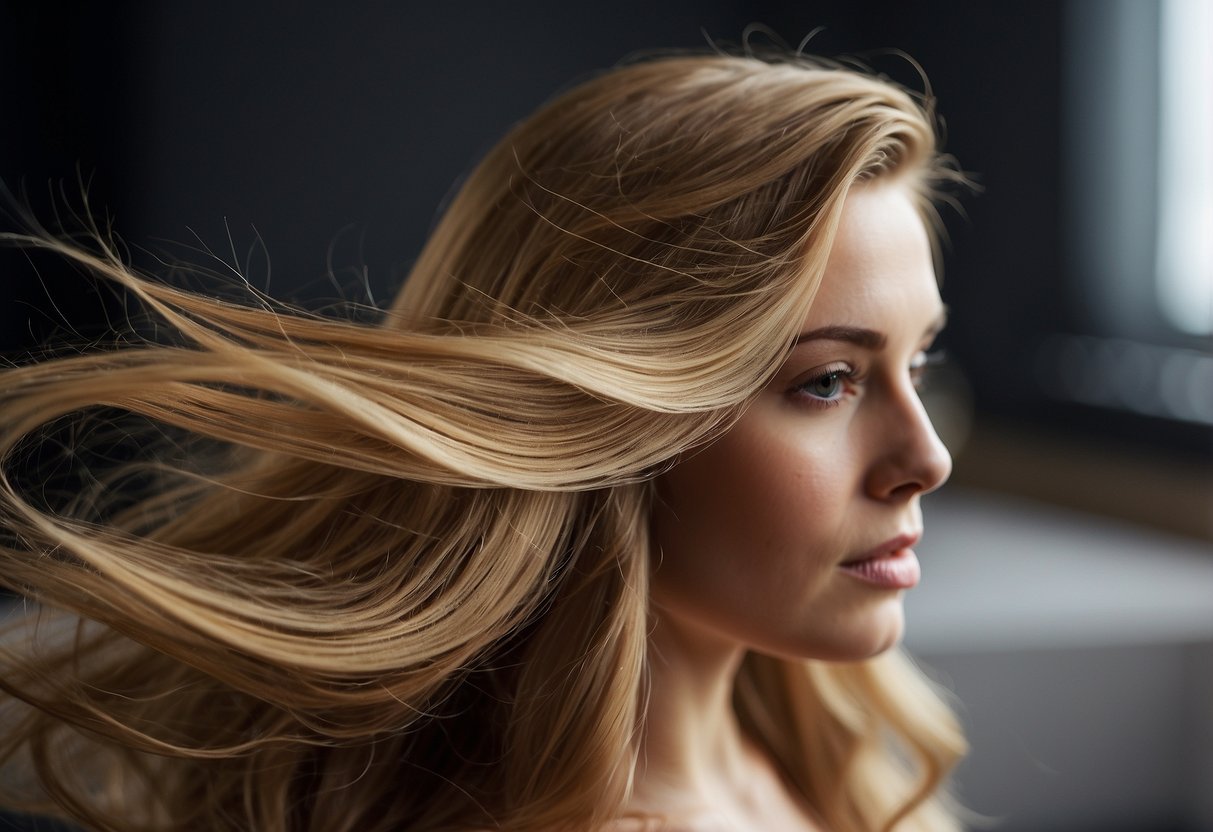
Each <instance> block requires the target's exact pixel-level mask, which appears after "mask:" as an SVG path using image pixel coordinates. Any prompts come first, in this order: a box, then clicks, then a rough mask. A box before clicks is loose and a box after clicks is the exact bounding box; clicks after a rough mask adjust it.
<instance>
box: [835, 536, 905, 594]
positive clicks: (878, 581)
mask: <svg viewBox="0 0 1213 832" xmlns="http://www.w3.org/2000/svg"><path fill="white" fill-rule="evenodd" d="M918 539H919V535H918V534H901V535H898V536H897V537H894V538H893V539H891V540H887V541H885V542H884V543H882V544H880V545H879V546H877V547H876V548H874V549H871V550H869V551H867V552H865V553H863V554H861V555H858V556H856V557H853V558H849V559H848V560H845V561H843V562H842V563H841V564H839V567H838V568H839V569H841V570H842V571H843V572H846V573H847V574H848V575H851V576H853V577H855V578H858V579H859V580H860V581H862V582H864V583H866V584H869V585H872V586H875V587H878V588H881V589H910V588H911V587H913V586H915V585H916V584H917V583H918V580H919V578H920V577H921V571H920V568H919V565H918V557H917V556H916V555H915V554H914V550H913V549H911V548H910V547H911V546H913V545H914V544H915V543H917V542H918Z"/></svg>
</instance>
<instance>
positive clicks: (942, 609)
mask: <svg viewBox="0 0 1213 832" xmlns="http://www.w3.org/2000/svg"><path fill="white" fill-rule="evenodd" d="M1131 485H1132V484H1131V483H1126V487H1131ZM924 514H925V523H926V532H925V534H924V536H923V540H922V542H921V543H920V544H919V545H918V546H917V547H915V550H916V551H917V553H918V556H919V559H920V560H921V561H922V572H923V580H922V583H921V584H920V585H919V586H918V587H917V588H915V589H914V590H912V591H910V592H908V593H907V594H906V619H907V633H906V645H907V646H908V647H909V648H910V649H911V650H912V651H914V652H923V653H932V654H938V653H940V652H952V651H959V652H988V651H991V650H1008V649H1011V650H1024V649H1035V648H1061V647H1070V648H1073V647H1101V646H1125V645H1145V644H1178V643H1213V546H1210V545H1209V544H1206V543H1202V542H1200V541H1197V540H1194V539H1191V540H1190V539H1187V538H1181V537H1173V536H1168V535H1165V534H1162V533H1158V532H1153V531H1149V530H1145V529H1141V528H1139V527H1136V526H1131V525H1128V524H1120V523H1117V522H1115V521H1112V520H1107V519H1104V518H1095V517H1091V516H1090V515H1085V514H1081V513H1078V512H1072V511H1067V510H1064V509H1059V508H1056V507H1052V506H1047V505H1044V504H1038V503H1032V502H1030V501H1026V500H1016V499H1012V498H1008V497H1004V496H1001V495H998V496H993V495H989V494H983V493H982V492H976V491H966V490H963V489H956V488H951V489H945V490H944V491H943V492H941V493H939V494H934V495H931V496H930V497H929V498H927V500H926V502H925V505H924Z"/></svg>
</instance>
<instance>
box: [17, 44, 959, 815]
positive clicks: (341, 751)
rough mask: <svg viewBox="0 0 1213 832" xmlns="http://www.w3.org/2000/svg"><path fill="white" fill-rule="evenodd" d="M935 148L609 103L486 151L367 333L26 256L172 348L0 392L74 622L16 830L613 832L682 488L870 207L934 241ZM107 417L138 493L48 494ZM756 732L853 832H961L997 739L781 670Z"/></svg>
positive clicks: (103, 485)
mask: <svg viewBox="0 0 1213 832" xmlns="http://www.w3.org/2000/svg"><path fill="white" fill-rule="evenodd" d="M930 108H931V103H930V100H929V98H926V97H921V96H919V97H916V96H914V95H912V94H910V93H907V92H906V91H904V90H902V89H900V88H899V87H897V86H895V85H893V84H892V83H890V82H888V81H886V80H882V79H879V78H876V77H873V76H871V75H870V74H867V73H865V72H862V71H857V70H854V69H850V68H848V67H844V66H842V65H838V64H834V63H830V62H826V61H820V60H810V59H806V58H802V57H799V56H797V57H795V58H789V57H785V58H779V59H771V60H767V59H760V58H756V57H753V56H747V57H733V56H723V55H708V56H688V55H680V56H665V57H661V58H656V59H650V60H646V61H641V62H635V63H631V64H628V65H624V66H621V67H618V68H615V69H613V70H611V71H609V72H606V73H604V74H602V75H600V76H598V77H596V78H593V79H591V80H589V81H587V82H585V83H583V84H581V85H579V86H577V87H575V88H573V89H571V90H570V91H568V92H566V93H565V94H563V95H562V96H560V97H558V98H556V99H555V100H554V101H552V102H551V103H549V104H548V105H547V106H545V107H544V108H543V109H541V110H540V111H539V112H538V113H536V114H535V115H533V116H532V117H531V118H529V119H527V120H526V121H524V122H522V123H520V124H519V125H518V126H517V127H515V128H514V129H513V130H512V131H511V132H510V133H509V134H508V135H507V136H506V137H505V138H504V140H502V141H501V142H500V143H499V144H498V145H497V146H496V147H495V148H494V149H493V150H492V151H490V152H489V154H488V155H487V157H486V158H485V159H484V160H483V161H482V162H481V163H480V165H479V166H478V167H477V168H476V169H475V170H474V172H473V173H472V174H471V175H470V176H469V178H468V179H467V181H466V182H465V183H464V184H463V186H462V188H461V190H460V191H459V193H458V195H457V196H456V198H455V199H454V200H453V202H452V203H451V205H450V207H449V208H448V210H447V211H446V213H445V216H444V218H443V219H442V221H441V222H440V224H439V225H438V227H437V228H436V230H435V231H434V233H433V235H432V236H431V238H430V240H429V242H428V243H427V245H426V247H425V249H424V250H423V252H422V253H421V255H420V257H419V259H418V261H417V262H416V264H415V267H414V268H413V270H412V273H411V274H410V276H409V278H408V280H407V281H406V283H405V286H404V288H403V290H402V292H401V293H400V295H399V297H398V299H397V300H396V301H395V303H393V304H392V306H391V307H390V308H389V309H387V310H386V311H385V312H384V314H383V315H382V320H381V321H380V322H377V323H376V324H374V325H371V324H368V323H358V322H354V321H346V320H338V319H333V318H331V317H321V316H319V315H314V314H307V313H304V312H301V311H298V310H291V309H287V308H285V307H283V306H280V305H274V304H270V303H268V302H265V301H264V300H262V302H260V303H248V302H245V303H236V302H232V301H229V300H222V299H218V298H217V297H215V296H207V295H204V294H200V293H197V292H190V291H186V290H183V289H181V288H176V287H174V286H173V285H171V284H169V283H168V282H165V281H163V280H158V279H154V278H152V277H149V276H146V275H144V274H141V273H139V272H138V271H137V270H136V269H134V268H133V267H132V266H129V265H127V263H126V262H125V260H124V258H123V257H122V256H120V253H119V252H118V251H117V250H116V249H115V247H114V246H113V245H112V243H110V242H109V240H108V239H107V238H106V237H105V236H104V235H98V236H97V237H96V239H95V240H94V241H93V243H92V244H91V245H82V244H79V243H78V242H71V241H66V240H64V239H63V238H61V237H55V236H53V235H48V234H46V233H43V232H41V231H39V230H38V229H35V230H34V231H32V232H30V233H25V234H10V235H7V239H8V241H9V242H10V243H14V244H18V245H21V246H23V247H26V248H27V249H31V248H36V249H49V250H50V251H52V252H53V253H54V254H55V255H56V256H60V257H62V258H66V259H67V260H69V261H72V262H74V263H76V264H77V265H78V266H79V267H82V268H83V269H85V270H87V271H90V272H92V273H95V274H96V275H99V276H101V277H102V278H104V279H105V280H107V281H111V282H112V283H113V284H115V285H117V286H119V287H121V288H122V289H123V291H125V292H126V293H127V294H128V295H129V296H131V297H133V298H134V299H136V300H137V301H138V303H139V304H140V305H141V306H142V308H143V309H144V310H145V311H146V312H147V313H148V314H150V315H151V316H153V317H154V319H155V320H156V322H157V326H158V327H159V328H161V329H162V330H167V331H169V332H171V333H172V338H170V339H167V340H166V339H160V340H153V339H146V340H143V341H140V342H135V343H130V342H127V343H124V344H115V345H113V346H112V347H111V348H108V349H100V350H92V351H89V352H87V353H80V354H75V355H70V356H62V357H58V358H55V359H50V360H41V361H35V362H32V363H26V364H25V365H23V366H16V367H12V368H10V369H6V370H4V371H3V372H2V373H0V408H2V418H0V453H2V454H3V471H2V475H0V528H2V529H3V531H2V532H0V534H2V537H0V581H2V582H3V583H6V584H8V585H9V586H11V587H13V588H15V589H16V590H18V591H19V592H21V593H22V594H24V595H25V596H26V597H27V598H29V599H31V601H32V602H36V605H37V607H38V608H39V609H40V610H42V612H41V613H38V614H30V615H26V616H21V617H19V618H18V620H17V621H16V622H15V623H14V624H13V625H12V630H11V631H10V632H9V634H8V636H7V637H6V639H5V641H4V643H3V648H2V652H0V690H2V691H3V692H4V694H5V695H4V696H3V705H2V707H3V710H2V711H0V725H3V736H2V737H0V761H2V762H3V763H4V764H5V766H4V773H3V775H0V787H2V788H4V789H6V790H7V792H8V794H7V797H6V798H5V802H7V804H8V805H13V806H19V807H23V808H26V809H29V810H35V811H40V812H44V813H46V814H52V815H58V816H61V817H67V818H71V819H74V820H76V821H77V822H80V823H83V824H85V825H86V826H87V827H89V828H92V829H103V830H123V831H124V832H130V831H131V830H138V831H139V832H142V831H143V830H147V831H148V832H151V830H156V831H157V832H162V831H164V830H193V829H207V830H249V829H253V830H258V832H288V831H289V832H303V830H310V831H311V832H346V831H347V830H348V831H350V832H353V830H357V832H379V831H380V830H382V832H387V830H399V829H408V830H458V829H463V830H466V829H474V828H480V829H483V828H493V829H507V830H517V831H518V832H527V831H528V830H552V829H576V830H588V829H596V828H600V827H603V826H605V825H607V824H609V823H610V822H611V821H612V820H615V819H618V818H619V817H620V816H621V813H622V811H623V806H624V804H625V802H626V800H627V798H628V795H629V794H630V789H631V785H632V778H633V772H634V766H635V762H636V754H637V745H638V740H639V735H640V732H641V731H642V730H643V724H644V703H645V698H646V655H645V651H646V632H647V623H648V620H649V617H648V616H649V612H648V609H647V604H648V581H649V568H650V564H649V545H650V544H649V532H648V523H649V514H650V503H651V499H652V493H651V487H652V481H653V478H654V477H656V476H657V475H659V474H660V473H661V472H662V471H664V470H667V469H668V468H669V466H670V465H671V464H673V460H674V459H675V458H676V457H677V456H678V454H680V453H682V452H684V451H687V450H688V449H691V448H694V447H696V446H699V445H702V444H704V443H706V442H709V441H711V440H712V439H713V438H715V437H717V436H719V435H720V434H721V433H722V432H723V431H725V430H727V429H728V428H729V426H730V425H731V424H732V423H733V422H734V421H735V420H736V419H737V418H738V416H739V415H740V414H741V412H742V411H743V410H744V408H745V406H746V404H747V403H748V402H749V401H750V400H751V399H752V398H753V397H754V396H755V395H756V393H757V392H758V391H759V390H761V389H762V387H763V386H764V384H765V383H766V382H767V381H768V380H769V379H770V378H771V377H772V375H773V374H774V373H775V372H776V370H777V369H778V368H779V366H780V365H781V363H782V362H783V360H784V359H785V357H786V356H787V354H788V352H789V350H790V348H791V344H792V342H793V340H794V337H795V335H796V332H797V329H798V327H799V326H800V324H801V322H802V320H803V318H804V315H805V313H806V310H807V309H808V308H809V305H810V304H811V302H812V299H813V296H814V293H815V292H816V290H817V287H818V285H819V284H820V281H821V277H822V273H823V271H824V268H825V264H826V259H827V256H828V254H829V251H830V248H831V244H832V241H833V239H834V236H835V232H836V229H837V227H838V223H839V216H840V212H841V209H842V204H843V200H844V198H845V197H846V195H847V192H848V189H849V188H850V187H851V186H852V185H854V184H855V183H857V182H861V181H866V180H871V179H881V178H892V177H897V178H898V179H899V180H901V181H904V182H905V183H907V184H908V185H909V186H910V187H911V188H913V189H914V191H915V193H916V194H917V195H918V196H919V198H920V202H921V206H922V211H923V215H924V217H929V216H930V215H931V208H930V206H931V204H932V199H933V195H934V194H935V193H936V191H937V187H938V186H939V185H940V183H942V182H945V181H947V180H949V179H954V178H955V174H954V173H953V172H952V168H951V167H950V165H949V164H947V162H946V159H945V158H944V157H942V156H941V155H940V154H939V153H938V151H937V148H936V140H935V134H934V117H933V113H932V112H931V109H930ZM90 418H91V419H93V422H92V423H91V424H93V425H94V428H93V429H92V432H93V433H101V434H104V433H105V431H104V430H103V428H104V426H106V425H108V426H109V427H110V432H111V433H113V432H120V433H121V435H122V436H124V437H128V438H129V437H136V444H137V445H138V448H139V451H140V453H139V454H138V456H137V458H136V459H133V460H127V461H126V462H124V463H123V464H121V465H119V466H116V467H113V466H111V468H106V467H105V466H99V467H98V469H97V470H96V472H95V474H94V475H93V479H92V480H91V481H90V482H91V483H92V487H91V488H88V489H84V490H81V491H80V492H79V493H77V494H75V495H73V499H70V500H62V499H55V498H54V495H47V494H44V493H43V491H45V490H47V489H46V488H45V487H43V488H40V487H39V483H42V484H43V485H44V484H45V482H46V480H45V478H43V479H39V477H38V475H36V474H31V473H30V471H31V470H36V463H38V462H42V463H45V462H46V460H47V459H48V458H53V459H54V460H58V459H59V458H60V457H61V456H62V454H58V455H56V451H57V450H59V449H61V448H63V449H66V450H67V451H68V452H69V453H71V454H75V453H76V451H77V448H78V447H79V446H80V445H81V444H82V443H83V441H84V440H83V439H82V438H81V437H82V436H83V434H85V433H87V432H88V431H87V430H86V429H85V428H82V427H81V425H86V424H90V422H89V420H90ZM98 426H100V427H98ZM153 440H154V441H153ZM77 456H78V454H77ZM56 464H57V463H56ZM735 703H736V708H737V710H738V713H739V715H740V717H741V719H742V723H743V725H744V726H745V727H746V729H747V730H748V731H749V732H750V733H751V734H752V735H753V736H754V737H755V738H756V739H757V740H758V741H759V742H761V743H762V744H763V745H764V746H765V747H766V748H767V749H768V750H769V752H770V753H771V754H772V756H773V757H774V758H775V759H776V760H777V761H778V762H779V764H780V765H781V766H782V767H783V769H784V770H785V771H786V773H787V776H788V778H789V782H790V783H791V784H792V786H793V787H794V788H795V789H797V790H799V791H800V792H801V793H802V795H803V796H804V797H805V798H806V799H807V800H808V801H809V802H810V803H811V804H812V805H813V806H814V807H815V808H816V810H817V811H818V812H819V813H820V814H821V816H822V817H823V818H824V819H825V821H826V822H827V823H828V824H829V827H830V828H831V829H833V830H836V832H860V831H861V830H863V831H864V832H868V831H869V830H878V829H886V830H888V829H893V828H894V827H895V828H896V829H898V830H909V829H923V830H926V829H930V830H946V829H952V828H956V821H955V820H954V819H953V818H952V815H951V814H950V813H949V811H948V810H947V808H946V806H945V804H944V802H943V801H941V800H940V797H939V795H940V791H941V785H942V783H943V781H944V778H945V777H946V774H947V772H948V770H949V769H950V768H951V766H952V765H953V763H954V762H955V761H956V760H957V759H958V758H959V757H960V755H961V754H962V753H963V752H964V747H965V745H964V739H963V736H962V733H961V731H960V728H959V726H958V723H957V720H956V719H955V717H954V716H953V714H952V713H951V711H950V710H949V708H948V707H947V706H946V705H945V703H944V702H943V700H942V699H941V697H940V695H939V694H938V693H937V692H936V691H935V690H934V689H933V688H932V686H931V685H930V684H929V683H928V682H927V681H926V679H925V678H924V677H923V676H922V675H921V674H920V673H919V672H918V671H917V670H916V669H915V668H914V667H913V665H912V664H910V662H909V661H908V660H907V659H906V658H905V657H904V656H903V655H901V654H900V653H899V652H898V651H893V652H891V653H889V654H886V655H884V656H881V657H878V658H875V659H872V660H869V661H865V662H861V663H857V664H834V663H826V662H819V661H786V660H777V659H773V658H768V657H763V656H757V655H752V656H750V657H749V658H748V659H747V660H746V662H745V663H744V665H743V667H742V670H741V673H740V677H739V679H738V682H737V691H736V697H735Z"/></svg>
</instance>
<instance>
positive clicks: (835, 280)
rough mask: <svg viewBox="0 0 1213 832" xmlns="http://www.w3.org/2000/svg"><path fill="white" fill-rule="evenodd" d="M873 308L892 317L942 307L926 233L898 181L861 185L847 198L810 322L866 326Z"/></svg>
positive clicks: (910, 198) (908, 193) (907, 192)
mask: <svg viewBox="0 0 1213 832" xmlns="http://www.w3.org/2000/svg"><path fill="white" fill-rule="evenodd" d="M874 305H875V306H877V307H879V309H878V310H875V311H880V312H890V313H892V312H896V311H898V308H899V307H900V308H901V309H902V310H903V311H905V312H907V313H909V312H911V311H914V310H919V309H923V308H924V307H929V309H928V310H927V311H928V313H930V311H931V310H933V309H935V308H938V307H939V306H940V301H939V290H938V287H937V286H936V280H935V270H934V266H933V265H932V259H931V245H930V239H929V237H928V236H927V230H926V227H925V226H924V225H923V221H922V217H921V216H920V215H919V213H918V210H917V208H916V205H915V201H914V194H913V192H912V191H911V190H910V188H909V187H908V186H907V185H905V184H901V183H898V182H896V181H894V182H880V181H877V182H871V183H863V184H860V185H857V186H855V187H854V188H852V189H851V192H850V193H849V194H848V195H847V198H846V201H845V202H844V204H843V209H842V218H841V222H840V224H839V227H838V234H837V236H836V238H835V240H834V246H833V248H831V249H830V256H829V260H828V262H827V265H826V270H825V276H824V279H823V281H822V285H821V288H820V290H819V291H818V293H817V297H816V298H815V299H814V301H813V306H812V308H811V309H810V311H809V314H808V318H807V321H809V322H812V323H815V324H826V323H852V324H862V323H864V322H865V321H866V318H867V316H869V315H870V314H871V313H872V312H873V311H874V310H873V309H872V307H873V306H874Z"/></svg>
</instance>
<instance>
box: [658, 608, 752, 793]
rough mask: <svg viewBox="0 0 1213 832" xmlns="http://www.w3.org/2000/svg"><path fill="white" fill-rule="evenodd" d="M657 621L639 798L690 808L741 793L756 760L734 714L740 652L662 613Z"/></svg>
mask: <svg viewBox="0 0 1213 832" xmlns="http://www.w3.org/2000/svg"><path fill="white" fill-rule="evenodd" d="M655 618H656V622H655V624H654V628H653V631H652V633H651V635H650V637H649V672H650V680H651V688H650V694H649V702H648V709H647V717H646V720H645V733H644V737H643V741H642V745H641V753H640V761H639V765H638V770H637V775H638V776H637V784H638V794H637V797H643V792H651V793H655V792H658V791H661V792H667V793H677V794H678V795H681V796H682V797H683V799H685V800H686V801H687V802H688V803H690V802H693V801H695V800H696V799H698V798H701V797H704V796H708V795H719V794H721V792H722V791H725V792H728V791H732V790H734V789H737V788H739V787H744V784H745V782H746V779H747V777H748V775H749V773H750V772H751V771H752V770H753V761H754V756H755V754H756V753H757V751H756V749H755V748H754V746H753V743H752V742H750V741H749V740H747V739H746V737H745V735H744V733H743V732H742V730H741V726H740V725H739V723H738V721H737V715H736V712H735V711H734V709H733V684H734V681H735V679H736V676H737V671H738V669H739V668H740V666H741V661H742V659H743V657H744V655H745V651H744V649H743V648H741V647H740V646H738V645H737V644H736V643H733V642H729V641H727V640H724V639H722V638H720V637H719V636H717V635H716V634H714V633H711V632H710V631H708V630H706V629H703V628H700V627H698V626H696V625H695V624H693V623H688V622H686V621H683V620H680V619H679V618H678V617H677V616H674V615H670V614H667V613H666V612H664V611H661V610H658V611H657V613H656V615H655Z"/></svg>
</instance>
